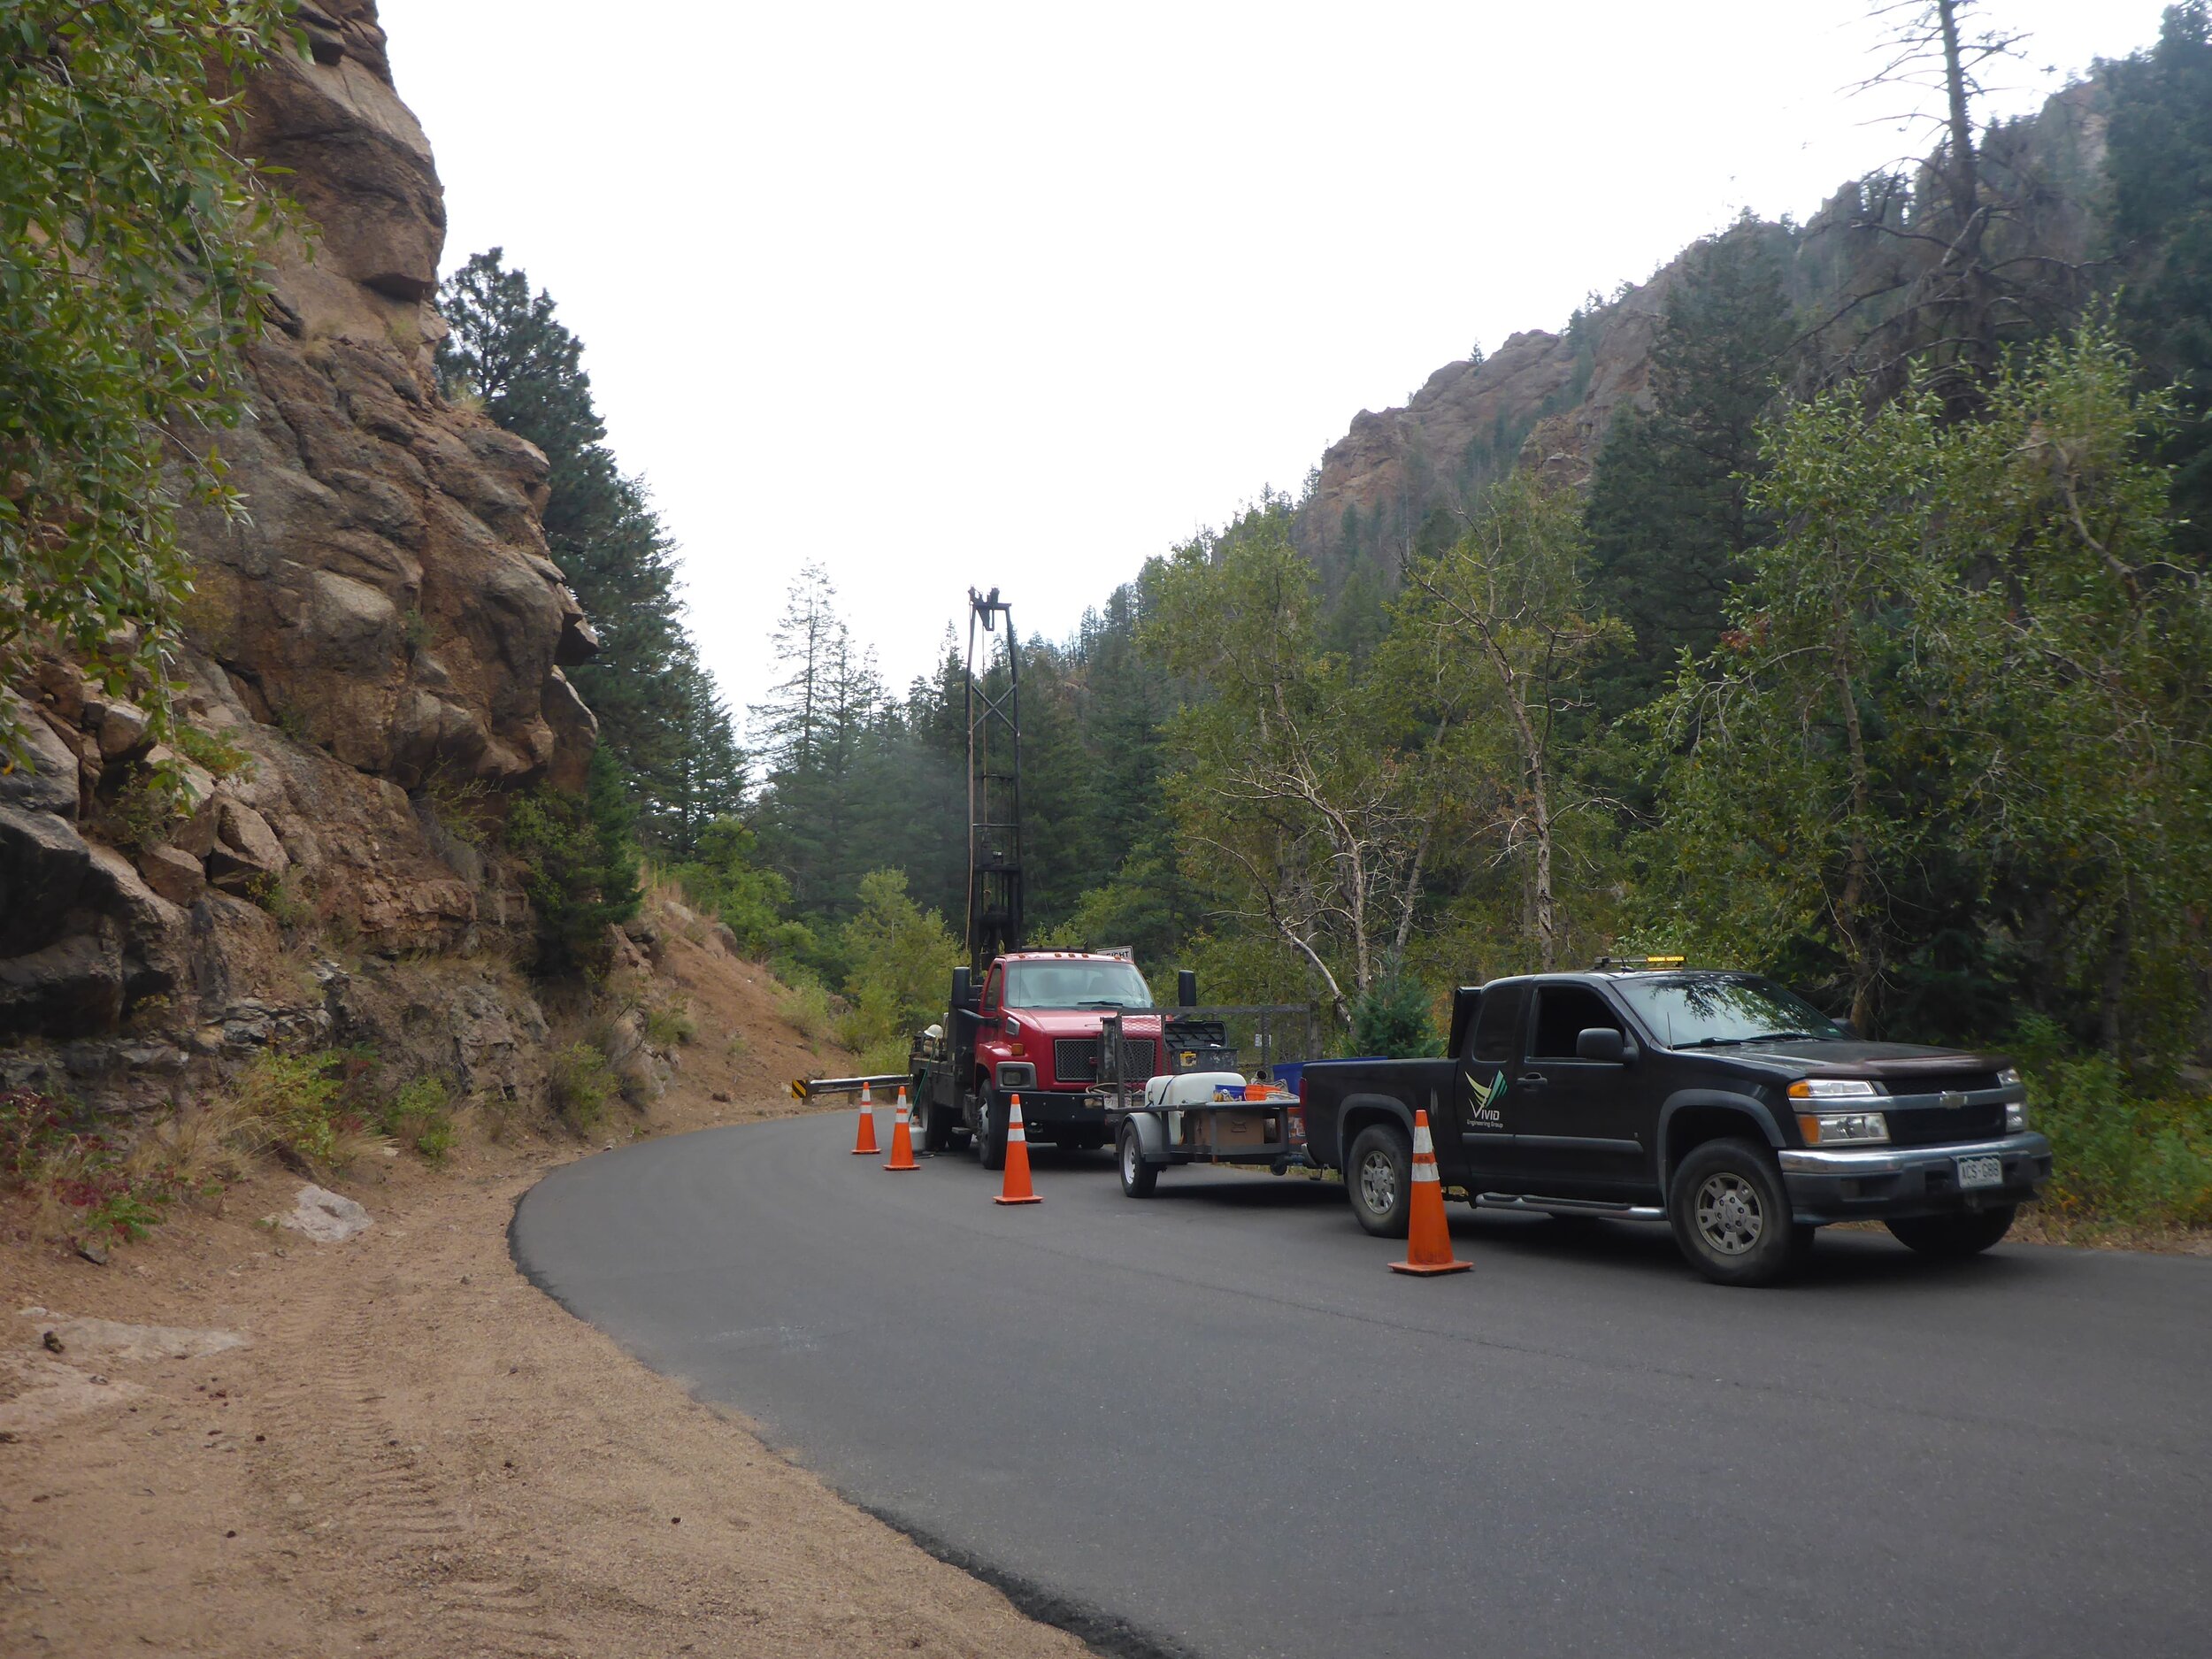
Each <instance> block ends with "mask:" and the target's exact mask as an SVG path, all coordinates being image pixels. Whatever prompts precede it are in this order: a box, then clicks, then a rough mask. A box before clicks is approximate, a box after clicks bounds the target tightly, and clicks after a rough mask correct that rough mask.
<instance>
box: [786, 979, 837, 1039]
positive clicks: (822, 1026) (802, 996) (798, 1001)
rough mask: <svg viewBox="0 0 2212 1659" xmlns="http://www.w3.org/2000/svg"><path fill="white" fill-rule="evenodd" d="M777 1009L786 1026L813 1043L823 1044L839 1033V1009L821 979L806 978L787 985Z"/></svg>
mask: <svg viewBox="0 0 2212 1659" xmlns="http://www.w3.org/2000/svg"><path fill="white" fill-rule="evenodd" d="M776 1009H777V1011H778V1012H779V1013H780V1014H781V1015H782V1016H783V1018H784V1021H785V1023H786V1024H787V1025H790V1026H791V1028H792V1029H793V1030H795V1031H796V1032H797V1033H799V1034H800V1035H801V1036H802V1037H804V1038H805V1039H806V1040H807V1041H809V1042H820V1041H822V1040H823V1039H824V1038H826V1037H830V1036H833V1034H835V1032H836V1029H837V1010H836V1007H835V1006H834V1004H833V1002H832V1001H831V998H830V994H829V993H828V992H827V991H826V990H824V989H823V988H822V986H821V983H820V982H819V981H818V980H816V979H804V978H802V979H799V981H798V982H797V983H796V984H795V985H787V986H786V987H784V990H783V994H782V995H780V996H779V997H778V998H777V999H776Z"/></svg>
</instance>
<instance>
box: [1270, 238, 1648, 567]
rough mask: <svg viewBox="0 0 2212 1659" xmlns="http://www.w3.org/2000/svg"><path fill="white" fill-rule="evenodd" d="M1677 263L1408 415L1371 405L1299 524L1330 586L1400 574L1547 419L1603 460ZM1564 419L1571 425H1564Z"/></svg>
mask: <svg viewBox="0 0 2212 1659" xmlns="http://www.w3.org/2000/svg"><path fill="white" fill-rule="evenodd" d="M1673 271H1674V267H1673V266H1669V267H1668V269H1667V270H1665V271H1663V272H1661V273H1659V274H1658V275H1657V276H1655V277H1654V278H1653V279H1652V280H1650V281H1648V282H1647V283H1645V284H1644V285H1643V286H1642V287H1640V288H1635V289H1632V291H1630V292H1629V293H1628V294H1626V295H1624V296H1622V297H1621V298H1619V299H1617V301H1616V302H1615V303H1613V304H1611V305H1609V306H1608V307H1606V308H1605V309H1603V310H1602V311H1597V312H1594V313H1586V314H1585V315H1583V316H1582V317H1579V318H1578V319H1576V322H1575V325H1574V326H1573V327H1571V329H1570V330H1569V331H1568V332H1567V333H1565V334H1547V333H1545V332H1543V331H1542V330H1540V329H1538V330H1532V331H1530V332H1528V333H1525V334H1515V335H1513V336H1512V337H1511V338H1510V339H1509V340H1508V341H1507V342H1505V343H1504V344H1503V345H1502V346H1500V347H1499V348H1498V349H1497V350H1496V351H1494V352H1493V353H1491V354H1490V355H1489V356H1488V357H1485V358H1484V359H1483V360H1482V361H1481V362H1479V363H1474V362H1467V361H1462V362H1458V363H1452V364H1447V365H1445V366H1444V367H1442V368H1440V369H1439V370H1437V372H1436V373H1433V374H1432V375H1431V376H1429V378H1428V380H1427V383H1426V384H1425V385H1424V386H1423V387H1422V388H1421V389H1420V390H1419V391H1417V392H1416V393H1415V394H1414V395H1413V396H1412V399H1411V400H1410V401H1409V403H1407V404H1406V406H1405V407H1404V408H1403V409H1390V410H1385V411H1383V412H1382V413H1380V414H1376V413H1374V412H1373V411H1370V410H1364V409H1363V410H1362V411H1360V412H1359V413H1358V414H1357V415H1356V416H1354V417H1353V419H1352V429H1351V430H1350V431H1349V432H1348V433H1347V434H1345V435H1344V436H1343V437H1341V438H1340V439H1338V440H1337V441H1336V442H1334V443H1333V444H1331V445H1330V446H1329V449H1328V451H1327V453H1326V454H1325V455H1324V456H1323V457H1322V458H1321V472H1320V478H1319V481H1318V484H1317V488H1316V489H1315V491H1314V493H1313V495H1311V496H1310V498H1309V500H1308V501H1307V502H1306V503H1305V506H1304V507H1303V508H1302V511H1300V514H1299V518H1298V523H1297V526H1296V536H1297V540H1298V544H1299V546H1300V548H1301V549H1302V551H1303V552H1304V553H1305V554H1306V556H1307V557H1309V558H1310V559H1312V560H1313V561H1314V563H1315V564H1316V565H1317V566H1318V567H1319V569H1320V570H1321V572H1322V573H1323V576H1324V577H1325V580H1327V582H1328V585H1329V586H1330V587H1331V588H1335V587H1336V586H1338V585H1340V583H1341V581H1342V580H1343V578H1344V577H1345V575H1346V574H1347V573H1348V572H1349V571H1350V570H1351V569H1352V568H1353V567H1354V566H1355V565H1360V564H1371V565H1376V566H1378V567H1379V568H1382V569H1385V570H1394V569H1395V566H1396V561H1397V559H1398V557H1399V556H1400V555H1401V554H1402V552H1403V550H1404V549H1405V548H1406V547H1407V546H1408V545H1409V543H1410V542H1411V541H1412V540H1413V538H1415V537H1416V536H1417V535H1418V534H1419V533H1420V529H1421V526H1422V524H1423V522H1424V520H1425V519H1426V518H1428V517H1429V515H1430V514H1431V513H1433V512H1438V511H1441V512H1445V513H1448V514H1455V515H1456V514H1463V513H1464V512H1465V511H1467V509H1468V505H1469V503H1471V502H1472V501H1473V500H1474V499H1475V498H1476V497H1477V495H1479V492H1480V491H1481V489H1482V488H1483V486H1485V485H1486V484H1489V483H1491V482H1493V481H1494V480H1496V479H1498V478H1500V477H1502V476H1503V475H1504V474H1505V473H1506V472H1508V471H1509V470H1510V469H1511V467H1512V465H1513V464H1514V461H1515V458H1516V457H1517V456H1518V455H1519V453H1520V450H1521V446H1522V444H1523V443H1524V442H1525V441H1526V440H1527V438H1528V436H1529V434H1531V433H1532V431H1534V430H1535V429H1536V427H1537V426H1538V424H1539V423H1540V422H1555V423H1558V424H1555V425H1547V426H1545V431H1546V432H1547V434H1551V433H1554V432H1561V433H1563V434H1568V435H1569V436H1571V441H1572V442H1574V443H1575V444H1576V446H1577V447H1578V450H1579V452H1581V453H1584V454H1591V453H1594V452H1595V449H1596V447H1597V444H1598V442H1599V441H1600V440H1601V438H1602V437H1603V435H1604V432H1605V427H1606V426H1607V423H1608V422H1609V420H1610V419H1612V415H1613V411H1615V410H1617V409H1618V408H1619V407H1620V406H1621V405H1622V404H1623V403H1628V402H1632V401H1633V400H1635V399H1637V398H1640V397H1641V396H1643V395H1644V390H1645V382H1646V380H1647V375H1648V373H1649V369H1650V358H1651V341H1652V334H1653V331H1654V329H1655V326H1656V324H1657V320H1658V316H1659V308H1660V305H1661V303H1662V302H1663V298H1664V295H1665V291H1666V285H1667V283H1668V281H1669V280H1671V276H1672V274H1673ZM1562 418H1563V419H1562Z"/></svg>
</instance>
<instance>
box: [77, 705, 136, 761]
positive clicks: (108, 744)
mask: <svg viewBox="0 0 2212 1659" xmlns="http://www.w3.org/2000/svg"><path fill="white" fill-rule="evenodd" d="M84 723H85V725H86V726H87V727H88V729H90V730H91V731H92V732H93V733H95V734H96V736H97V738H98V740H99V743H100V755H101V757H102V758H103V759H105V760H115V759H118V758H119V757H122V756H125V755H127V754H129V753H131V751H132V750H134V749H142V748H144V747H145V743H146V730H147V728H148V727H149V726H151V725H152V724H153V717H152V716H150V715H149V714H148V713H147V712H146V710H143V709H142V708H140V707H139V706H138V705H137V704H136V703H130V702H127V701H126V700H125V699H123V698H121V697H108V696H97V697H88V698H87V699H86V700H85V705H84Z"/></svg>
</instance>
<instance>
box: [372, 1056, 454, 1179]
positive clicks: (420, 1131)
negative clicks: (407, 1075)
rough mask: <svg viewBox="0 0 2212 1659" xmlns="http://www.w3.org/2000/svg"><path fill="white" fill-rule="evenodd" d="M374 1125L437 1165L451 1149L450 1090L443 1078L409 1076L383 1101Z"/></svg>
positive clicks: (451, 1107)
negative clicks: (408, 1078)
mask: <svg viewBox="0 0 2212 1659" xmlns="http://www.w3.org/2000/svg"><path fill="white" fill-rule="evenodd" d="M377 1127H378V1128H380V1129H381V1130H382V1131H383V1132H384V1133H386V1134H388V1135H389V1136H390V1137H391V1138H392V1139H393V1140H395V1141H398V1142H399V1143H400V1144H401V1145H403V1146H406V1147H411V1148H413V1149H414V1150H415V1151H416V1152H417V1153H419V1154H420V1155H421V1156H423V1157H425V1158H427V1159H428V1160H429V1161H430V1162H431V1163H433V1164H436V1163H438V1162H440V1161H441V1160H442V1159H443V1158H444V1156H445V1155H446V1154H447V1153H448V1152H450V1151H451V1150H452V1149H453V1142H454V1127H453V1092H452V1090H451V1089H449V1087H447V1086H446V1080H445V1079H443V1078H442V1077H438V1076H435V1075H430V1074H426V1075H425V1076H422V1077H418V1078H414V1079H411V1080H409V1081H408V1082H406V1083H404V1084H403V1085H401V1087H400V1089H399V1091H398V1093H396V1094H394V1095H393V1096H392V1097H391V1099H390V1100H388V1101H387V1102H385V1103H384V1107H383V1110H380V1112H379V1113H378V1114H377Z"/></svg>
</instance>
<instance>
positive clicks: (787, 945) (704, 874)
mask: <svg viewBox="0 0 2212 1659" xmlns="http://www.w3.org/2000/svg"><path fill="white" fill-rule="evenodd" d="M754 852H755V842H754V838H753V833H752V831H750V830H749V829H747V828H746V827H745V826H744V825H742V824H741V823H739V822H738V821H737V819H735V818H717V819H715V820H714V822H713V823H711V824H710V825H708V826H706V828H705V829H703V830H702V831H701V832H700V833H699V844H698V847H697V848H696V849H695V851H694V852H693V854H692V856H691V857H690V858H689V859H687V861H686V862H684V863H682V864H678V865H676V866H675V867H674V868H673V869H672V870H670V871H669V872H668V873H669V875H670V876H671V877H672V878H673V879H675V880H676V881H677V882H678V883H679V884H680V885H681V887H683V890H684V896H685V898H686V899H687V900H688V901H689V902H691V904H692V905H693V906H694V907H695V908H696V909H699V910H706V911H709V912H710V913H711V914H712V915H713V916H714V917H715V918H717V919H718V920H719V921H720V922H722V923H723V924H724V926H726V927H728V928H729V930H730V932H732V933H734V934H736V935H737V948H738V949H740V950H741V951H743V952H744V953H745V954H746V955H747V956H752V957H755V958H757V959H763V960H772V959H775V958H779V957H799V958H803V957H806V956H810V955H812V954H813V952H814V949H815V938H814V934H813V933H812V932H811V930H810V929H809V928H808V927H807V926H806V924H805V923H803V922H792V921H786V920H785V919H784V918H783V912H784V910H785V909H786V908H787V906H788V905H789V904H790V902H791V889H790V887H788V886H787V885H786V884H785V882H784V879H783V878H782V877H781V876H780V875H778V874H776V872H774V871H772V870H764V869H762V868H761V867H760V866H759V865H757V864H755V863H754V862H753V857H754Z"/></svg>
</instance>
